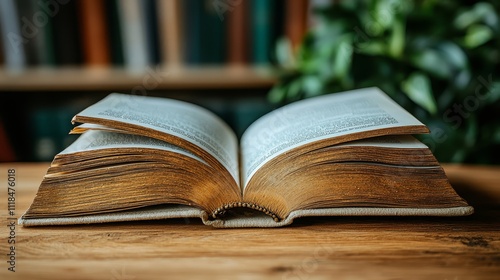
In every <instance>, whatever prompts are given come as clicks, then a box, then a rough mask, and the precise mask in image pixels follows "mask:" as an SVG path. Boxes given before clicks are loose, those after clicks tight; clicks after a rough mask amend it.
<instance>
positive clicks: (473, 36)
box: [464, 24, 493, 49]
mask: <svg viewBox="0 0 500 280" xmlns="http://www.w3.org/2000/svg"><path fill="white" fill-rule="evenodd" d="M491 38H493V31H491V29H490V28H489V27H488V26H486V25H482V24H474V25H471V26H469V28H467V34H465V38H464V45H465V46H466V47H468V48H471V49H472V48H475V47H478V46H480V45H482V44H484V43H486V42H488V41H489V40H490V39H491Z"/></svg>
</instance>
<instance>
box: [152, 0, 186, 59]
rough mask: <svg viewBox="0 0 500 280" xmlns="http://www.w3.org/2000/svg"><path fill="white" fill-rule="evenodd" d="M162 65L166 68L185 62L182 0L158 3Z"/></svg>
mask: <svg viewBox="0 0 500 280" xmlns="http://www.w3.org/2000/svg"><path fill="white" fill-rule="evenodd" d="M158 11H159V14H160V15H161V16H158V25H159V26H158V27H159V37H160V43H161V63H162V65H164V66H169V65H172V66H180V65H181V64H182V62H183V57H184V53H183V45H182V41H183V38H182V33H183V32H182V14H183V13H184V12H183V10H182V3H181V0H170V1H158Z"/></svg>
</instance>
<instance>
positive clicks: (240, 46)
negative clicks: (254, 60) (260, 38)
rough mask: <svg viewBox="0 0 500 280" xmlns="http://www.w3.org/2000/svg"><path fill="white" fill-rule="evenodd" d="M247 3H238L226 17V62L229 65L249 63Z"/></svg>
mask: <svg viewBox="0 0 500 280" xmlns="http://www.w3.org/2000/svg"><path fill="white" fill-rule="evenodd" d="M248 8H249V5H248V2H246V1H240V3H239V5H235V6H234V7H232V10H231V11H230V12H229V13H228V16H227V21H228V23H227V40H226V42H227V53H228V57H227V62H228V64H230V65H245V64H247V63H249V53H248V52H249V49H250V48H249V46H248V43H249V40H250V36H249V34H248V32H249V28H248V26H249V22H248V15H249V14H250V13H249V12H248Z"/></svg>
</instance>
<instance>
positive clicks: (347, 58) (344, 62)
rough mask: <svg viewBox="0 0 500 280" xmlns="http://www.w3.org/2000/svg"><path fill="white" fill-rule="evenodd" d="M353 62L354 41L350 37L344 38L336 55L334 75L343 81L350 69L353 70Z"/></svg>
mask: <svg viewBox="0 0 500 280" xmlns="http://www.w3.org/2000/svg"><path fill="white" fill-rule="evenodd" d="M351 62H352V40H351V38H350V37H345V36H344V38H342V40H341V41H340V42H339V44H338V46H337V48H336V53H335V54H334V59H333V75H334V76H335V77H337V78H339V79H343V78H344V77H345V76H346V75H347V73H348V72H349V69H350V68H351Z"/></svg>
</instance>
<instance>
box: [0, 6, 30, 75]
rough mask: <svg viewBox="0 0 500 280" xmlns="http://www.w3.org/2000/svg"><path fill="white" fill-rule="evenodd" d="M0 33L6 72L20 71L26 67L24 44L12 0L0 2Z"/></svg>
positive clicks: (15, 7)
mask: <svg viewBox="0 0 500 280" xmlns="http://www.w3.org/2000/svg"><path fill="white" fill-rule="evenodd" d="M0 31H1V32H2V33H1V34H2V43H3V51H4V57H5V65H6V68H7V69H8V70H11V71H22V70H23V69H24V68H25V67H26V57H25V52H24V43H25V42H26V38H24V37H23V36H22V33H21V28H20V26H19V21H18V11H17V6H16V3H15V1H14V0H2V1H0Z"/></svg>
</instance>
